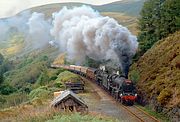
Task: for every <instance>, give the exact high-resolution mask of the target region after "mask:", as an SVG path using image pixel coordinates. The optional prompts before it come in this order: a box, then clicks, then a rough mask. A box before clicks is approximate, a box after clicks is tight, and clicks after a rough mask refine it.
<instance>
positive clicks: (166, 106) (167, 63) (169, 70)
mask: <svg viewBox="0 0 180 122" xmlns="http://www.w3.org/2000/svg"><path fill="white" fill-rule="evenodd" d="M179 39H180V31H179V32H176V33H174V34H172V35H169V37H167V38H165V39H163V40H161V41H159V42H158V43H156V44H155V45H154V46H153V47H152V48H151V49H150V50H148V51H147V52H146V53H145V54H144V55H143V56H142V57H141V58H140V59H139V60H138V61H137V62H136V63H135V64H133V65H132V67H131V72H130V75H131V77H136V78H137V77H138V80H139V82H138V83H137V85H138V88H139V90H140V91H142V93H141V95H143V96H144V97H145V98H146V100H147V101H148V102H149V103H150V105H152V106H153V107H154V109H155V110H157V111H163V112H165V113H168V112H169V111H172V110H174V109H177V110H178V108H179V107H180V106H179V105H180V40H179ZM169 114H171V112H170V113H169ZM174 115H175V114H174Z"/></svg>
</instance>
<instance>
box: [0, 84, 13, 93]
mask: <svg viewBox="0 0 180 122" xmlns="http://www.w3.org/2000/svg"><path fill="white" fill-rule="evenodd" d="M15 91H17V89H16V88H14V87H12V86H10V85H9V84H3V85H1V86H0V92H1V94H3V95H9V94H12V93H13V92H15Z"/></svg>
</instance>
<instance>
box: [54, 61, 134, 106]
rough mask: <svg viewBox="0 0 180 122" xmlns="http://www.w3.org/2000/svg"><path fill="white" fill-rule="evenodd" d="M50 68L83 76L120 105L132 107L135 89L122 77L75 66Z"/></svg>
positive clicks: (101, 70) (129, 81) (102, 70)
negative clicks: (102, 89) (106, 92)
mask: <svg viewBox="0 0 180 122" xmlns="http://www.w3.org/2000/svg"><path fill="white" fill-rule="evenodd" d="M51 67H52V68H63V69H66V70H69V71H71V72H74V73H76V74H79V75H81V76H84V77H86V78H88V79H90V80H92V81H94V82H96V83H97V84H98V85H99V86H101V87H102V88H104V89H105V90H106V91H108V92H109V93H110V94H111V95H112V96H113V97H114V98H115V99H117V100H118V101H120V102H121V103H122V104H126V105H133V104H134V102H135V100H136V98H137V93H136V88H135V85H134V84H133V82H132V81H131V80H128V79H126V78H125V76H123V75H118V74H115V73H114V74H109V73H108V72H107V71H105V70H104V69H95V68H89V67H83V66H76V65H70V66H68V65H54V64H52V65H51Z"/></svg>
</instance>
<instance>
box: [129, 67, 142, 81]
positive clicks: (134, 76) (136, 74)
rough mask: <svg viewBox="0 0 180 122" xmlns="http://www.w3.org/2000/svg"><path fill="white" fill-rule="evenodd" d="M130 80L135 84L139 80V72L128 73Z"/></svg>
mask: <svg viewBox="0 0 180 122" xmlns="http://www.w3.org/2000/svg"><path fill="white" fill-rule="evenodd" d="M130 79H131V80H132V81H134V82H135V83H137V82H138V81H139V80H140V75H139V72H138V71H136V70H133V71H131V72H130Z"/></svg>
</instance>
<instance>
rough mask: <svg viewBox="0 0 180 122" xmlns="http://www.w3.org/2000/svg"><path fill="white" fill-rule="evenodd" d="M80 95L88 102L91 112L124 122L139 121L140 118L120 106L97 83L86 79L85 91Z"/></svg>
mask: <svg viewBox="0 0 180 122" xmlns="http://www.w3.org/2000/svg"><path fill="white" fill-rule="evenodd" d="M80 96H81V97H82V99H83V100H84V101H85V102H86V103H87V105H88V107H89V111H90V112H95V113H99V114H103V115H108V116H112V117H114V118H116V119H118V120H119V121H123V122H138V120H137V119H136V118H135V117H134V116H132V115H131V114H129V113H128V112H127V111H126V110H124V109H123V108H121V107H120V105H119V104H117V103H116V102H115V101H114V100H112V98H110V97H109V96H108V95H107V94H106V93H104V91H103V90H102V89H100V88H99V87H98V86H97V85H96V84H95V83H92V82H90V81H88V80H85V92H84V93H81V94H80Z"/></svg>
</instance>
